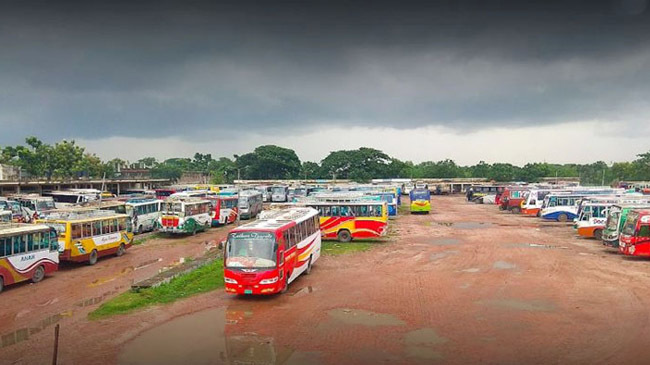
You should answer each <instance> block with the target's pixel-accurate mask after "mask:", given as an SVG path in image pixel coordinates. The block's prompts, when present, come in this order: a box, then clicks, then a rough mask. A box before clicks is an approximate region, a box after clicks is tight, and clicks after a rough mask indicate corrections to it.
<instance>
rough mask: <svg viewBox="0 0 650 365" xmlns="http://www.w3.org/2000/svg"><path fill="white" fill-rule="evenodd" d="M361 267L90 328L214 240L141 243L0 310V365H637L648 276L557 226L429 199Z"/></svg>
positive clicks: (343, 264) (64, 274) (10, 299)
mask: <svg viewBox="0 0 650 365" xmlns="http://www.w3.org/2000/svg"><path fill="white" fill-rule="evenodd" d="M433 207H434V208H433V213H432V214H430V215H402V216H400V217H399V218H398V219H397V220H396V221H391V224H392V228H391V236H390V237H389V238H388V239H387V240H385V242H383V243H378V244H377V247H375V248H373V249H372V250H370V251H368V252H363V253H356V254H350V255H344V256H336V257H331V256H326V257H322V258H321V259H320V260H319V261H318V262H317V263H316V264H315V265H314V269H313V271H312V273H311V275H309V276H303V277H301V278H299V279H298V280H297V281H296V282H294V283H293V284H292V285H291V287H290V289H289V293H287V294H285V295H279V296H274V297H267V298H250V297H233V296H230V295H227V294H225V293H224V292H223V291H215V292H211V293H207V294H203V295H199V296H195V297H192V298H190V299H186V300H181V301H178V302H176V303H173V304H170V305H165V306H158V307H154V308H149V309H146V310H143V311H139V312H136V313H133V314H130V315H125V316H116V317H112V318H110V319H106V320H100V321H88V320H87V319H86V315H87V313H88V312H90V311H91V310H93V309H95V308H97V307H98V306H99V304H100V303H101V302H102V301H104V300H106V299H108V298H111V297H114V296H115V295H117V294H118V293H119V292H121V291H124V290H126V289H127V288H128V285H129V284H130V282H131V281H132V280H134V279H135V278H138V277H145V276H147V275H150V274H151V273H154V272H157V270H158V269H159V268H161V267H162V266H165V265H171V264H173V262H175V261H177V260H178V259H179V258H180V257H195V256H198V255H201V254H202V253H203V252H204V250H205V246H206V242H209V241H217V240H219V239H220V238H221V237H223V236H224V235H225V233H226V229H217V230H211V231H210V232H206V233H203V234H199V235H197V236H195V237H184V238H176V239H155V240H151V241H148V242H146V243H145V244H143V245H141V246H138V247H134V248H133V249H132V250H130V251H129V253H128V254H127V255H125V256H124V257H122V258H115V259H105V260H102V261H100V262H99V263H98V264H97V265H96V266H93V267H88V266H74V267H65V268H63V270H62V271H60V272H58V273H56V274H55V275H54V276H52V277H50V278H48V279H47V280H45V281H44V282H42V283H39V284H37V285H31V284H27V285H18V286H14V287H12V288H8V289H7V291H6V292H4V293H2V294H1V295H0V305H1V308H2V309H1V310H0V335H2V339H1V340H2V348H0V363H1V364H5V363H6V364H33V363H47V362H49V361H51V354H52V341H53V328H54V323H59V324H60V325H61V339H60V341H61V345H60V349H59V363H60V364H86V363H120V364H150V363H157V364H168V363H169V364H172V363H179V362H181V363H187V364H201V363H206V364H210V363H231V364H234V363H250V364H255V363H259V364H273V363H277V364H300V363H321V364H341V363H346V364H347V363H350V364H357V363H358V364H364V363H391V364H407V363H432V362H439V363H551V362H552V363H558V362H559V363H590V364H592V363H647V362H648V361H650V347H648V346H647V343H648V335H649V333H648V332H650V326H649V325H648V324H649V323H648V313H650V311H649V310H648V308H649V307H650V290H648V288H650V261H648V260H644V259H629V258H624V257H621V256H620V255H618V254H615V253H613V252H610V251H608V250H606V249H604V248H603V246H601V245H600V244H599V243H598V242H596V241H594V240H588V239H580V238H577V237H576V236H575V234H574V231H573V229H572V228H571V227H570V226H568V225H565V224H558V223H545V222H542V221H540V220H539V219H538V218H531V217H523V216H518V215H512V214H509V213H505V212H500V211H499V210H498V209H497V208H496V206H493V205H475V204H471V203H467V202H465V201H464V200H463V199H462V198H461V197H435V198H434V199H433Z"/></svg>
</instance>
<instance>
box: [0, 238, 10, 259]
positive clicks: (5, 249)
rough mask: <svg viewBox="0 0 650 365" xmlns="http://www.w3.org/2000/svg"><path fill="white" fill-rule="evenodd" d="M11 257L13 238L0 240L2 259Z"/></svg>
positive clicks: (0, 255)
mask: <svg viewBox="0 0 650 365" xmlns="http://www.w3.org/2000/svg"><path fill="white" fill-rule="evenodd" d="M3 256H11V237H6V238H0V257H3Z"/></svg>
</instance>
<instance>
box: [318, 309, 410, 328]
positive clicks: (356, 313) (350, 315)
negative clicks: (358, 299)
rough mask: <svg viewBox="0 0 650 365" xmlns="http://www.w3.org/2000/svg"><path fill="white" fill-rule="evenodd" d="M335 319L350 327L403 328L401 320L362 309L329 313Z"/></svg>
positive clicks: (339, 310) (337, 310)
mask: <svg viewBox="0 0 650 365" xmlns="http://www.w3.org/2000/svg"><path fill="white" fill-rule="evenodd" d="M327 313H328V314H329V316H330V317H332V318H333V319H335V320H337V321H339V322H342V323H344V324H349V325H361V326H367V327H378V326H403V325H405V323H404V321H402V320H401V319H399V318H397V317H395V316H393V315H390V314H383V313H375V312H370V311H365V310H362V309H347V308H337V309H332V310H330V311H328V312H327Z"/></svg>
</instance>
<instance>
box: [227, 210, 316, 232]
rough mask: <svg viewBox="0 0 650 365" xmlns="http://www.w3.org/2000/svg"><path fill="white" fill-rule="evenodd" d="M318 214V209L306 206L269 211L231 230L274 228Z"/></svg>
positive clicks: (302, 220) (299, 221)
mask: <svg viewBox="0 0 650 365" xmlns="http://www.w3.org/2000/svg"><path fill="white" fill-rule="evenodd" d="M317 215H318V211H317V210H316V209H313V208H307V207H294V208H287V209H281V210H276V211H273V212H269V213H268V214H267V215H265V216H264V218H260V219H258V220H256V221H255V222H251V223H248V224H244V225H243V226H239V227H237V228H235V229H233V230H232V231H231V232H241V231H246V230H251V229H252V230H276V229H278V228H281V227H283V226H286V225H287V224H290V223H294V222H295V223H301V222H304V221H306V220H307V219H309V218H310V217H315V216H317Z"/></svg>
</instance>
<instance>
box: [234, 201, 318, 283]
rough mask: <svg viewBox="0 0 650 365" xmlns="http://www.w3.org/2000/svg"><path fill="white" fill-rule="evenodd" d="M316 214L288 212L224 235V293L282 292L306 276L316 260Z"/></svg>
mask: <svg viewBox="0 0 650 365" xmlns="http://www.w3.org/2000/svg"><path fill="white" fill-rule="evenodd" d="M320 250H321V238H320V227H319V222H318V211H317V210H315V209H312V208H306V207H300V208H288V209H282V210H277V211H274V212H271V213H269V214H267V215H266V216H265V217H264V218H260V219H258V220H257V221H255V222H252V223H248V224H245V225H243V226H239V227H237V228H235V229H233V230H232V231H230V233H229V234H228V239H227V241H226V245H225V250H224V263H225V265H224V280H225V282H226V284H225V285H226V292H228V293H232V294H275V293H279V292H282V293H283V292H285V291H286V290H287V287H288V285H289V284H290V283H291V282H292V281H294V280H295V279H296V278H297V277H298V276H300V274H302V273H305V274H309V272H310V271H311V267H312V265H313V264H314V262H315V261H316V260H317V259H318V258H319V257H320Z"/></svg>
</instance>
